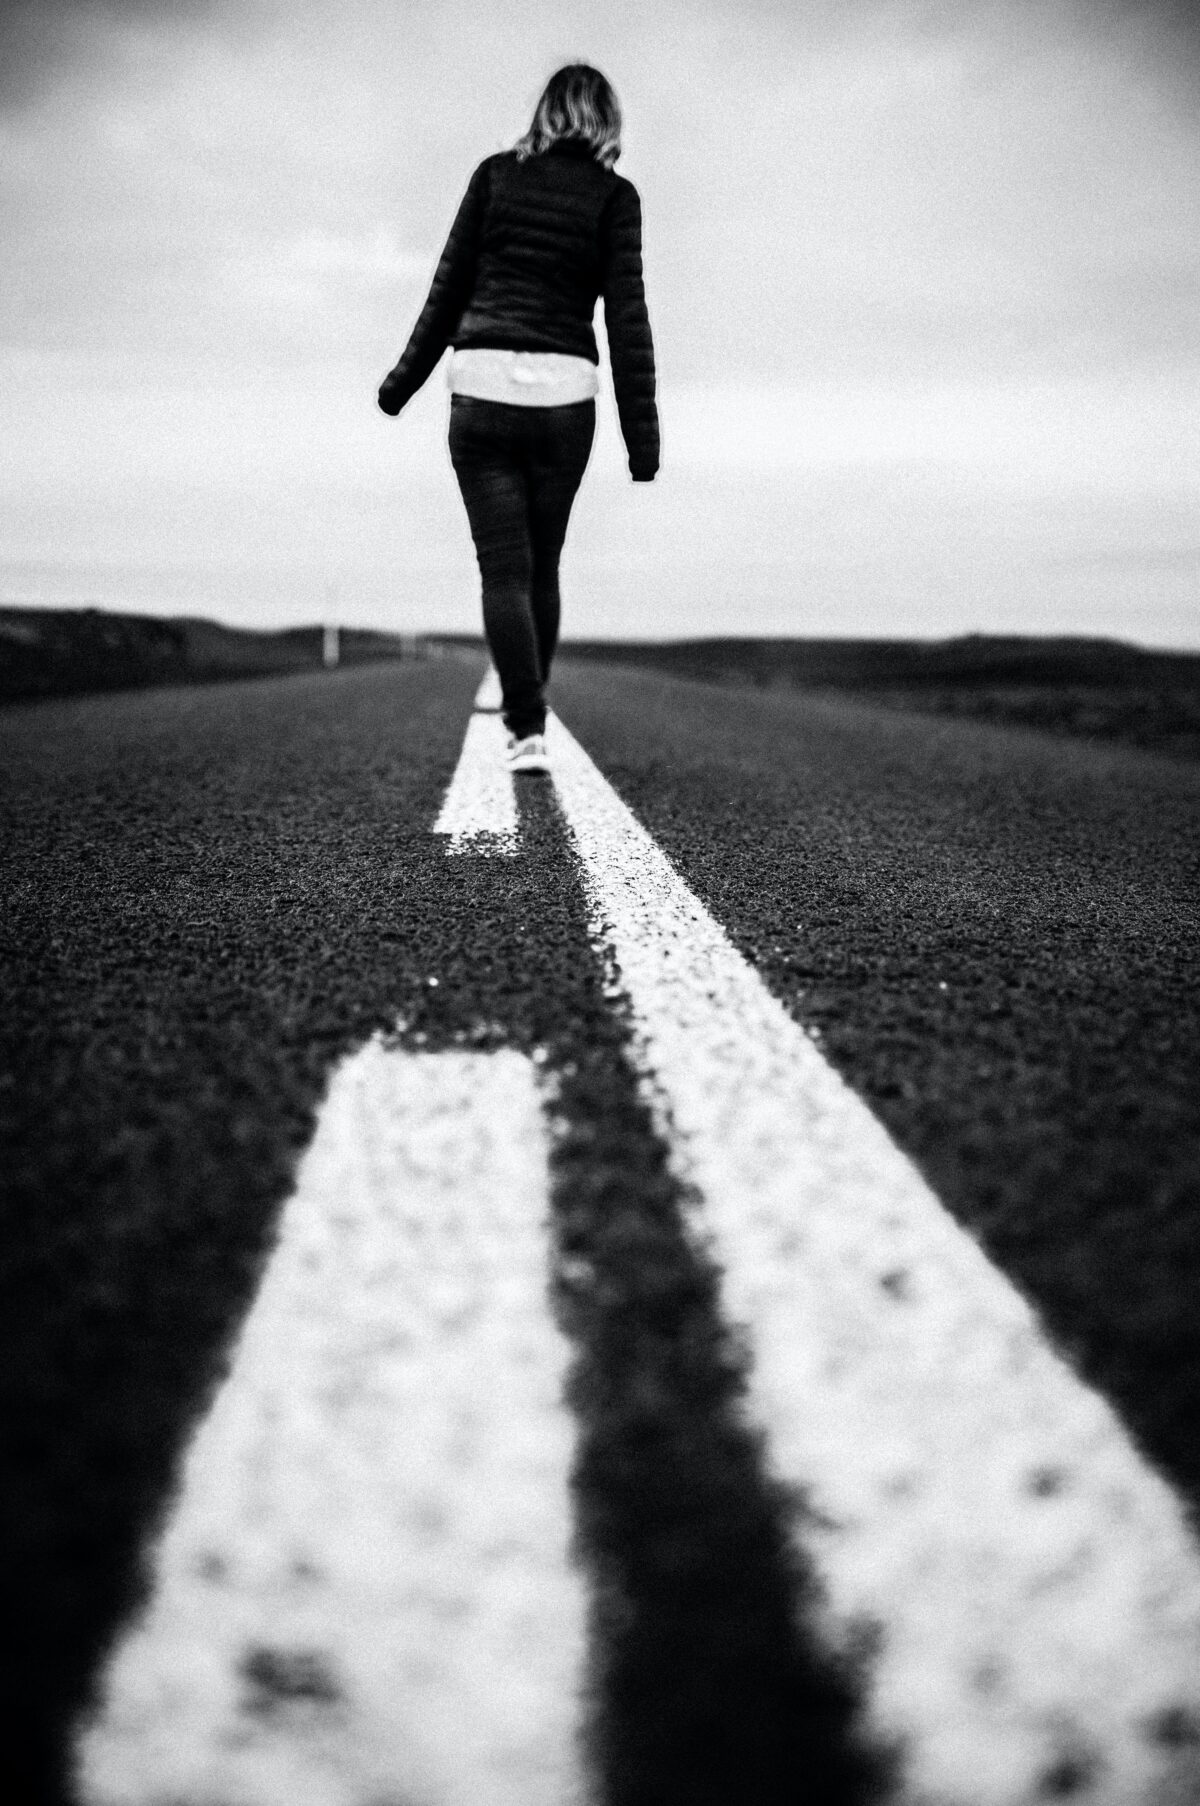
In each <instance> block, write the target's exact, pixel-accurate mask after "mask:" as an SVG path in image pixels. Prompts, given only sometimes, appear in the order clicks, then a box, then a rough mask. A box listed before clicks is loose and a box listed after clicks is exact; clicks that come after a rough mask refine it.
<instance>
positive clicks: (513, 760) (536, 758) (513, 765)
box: [507, 734, 550, 772]
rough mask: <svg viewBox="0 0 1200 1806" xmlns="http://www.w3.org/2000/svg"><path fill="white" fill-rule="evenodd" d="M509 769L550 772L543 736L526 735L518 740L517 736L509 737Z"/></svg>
mask: <svg viewBox="0 0 1200 1806" xmlns="http://www.w3.org/2000/svg"><path fill="white" fill-rule="evenodd" d="M507 756H508V769H509V770H510V771H513V772H520V771H549V769H550V760H549V758H548V757H547V756H546V742H545V739H544V738H543V736H542V735H541V734H526V736H525V738H524V739H523V740H518V739H517V737H516V735H515V734H510V735H509V736H508V754H507Z"/></svg>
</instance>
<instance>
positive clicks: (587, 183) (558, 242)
mask: <svg viewBox="0 0 1200 1806" xmlns="http://www.w3.org/2000/svg"><path fill="white" fill-rule="evenodd" d="M601 296H602V297H603V299H604V322H605V327H606V329H607V332H608V347H609V355H610V359H611V362H612V373H613V387H614V389H615V391H616V399H617V412H618V414H619V416H620V420H621V431H622V433H623V434H624V438H625V444H626V448H627V450H628V453H629V469H630V472H631V474H632V475H633V476H634V477H635V478H637V479H639V480H641V481H646V480H647V479H649V478H650V477H652V476H653V475H654V473H655V471H656V470H657V469H658V410H657V408H656V406H655V401H654V345H653V341H652V339H651V337H650V321H649V318H648V317H647V313H646V297H645V292H644V290H643V286H642V210H641V202H640V201H639V199H638V192H637V189H636V188H635V187H634V186H633V184H632V182H627V181H626V180H625V178H624V176H619V175H616V174H615V173H614V172H613V171H612V170H610V169H605V168H604V166H603V165H602V164H600V163H597V162H596V160H595V158H594V157H593V156H592V154H591V152H590V150H588V149H587V147H586V146H585V145H582V144H578V143H572V142H571V141H570V140H565V141H564V140H561V139H560V140H559V142H558V143H557V144H554V145H552V146H551V147H550V149H549V150H546V151H543V152H542V153H541V154H540V155H537V156H531V157H528V158H526V159H525V161H523V162H522V161H519V160H518V158H517V156H516V153H515V152H513V151H502V152H500V153H499V154H498V155H496V156H494V157H488V158H486V159H485V160H484V162H482V163H481V164H480V165H479V168H478V169H477V170H476V171H475V174H474V175H473V176H472V177H471V180H470V183H469V184H468V186H467V192H466V194H465V195H464V196H463V200H462V205H461V206H460V207H459V210H458V214H457V217H456V218H455V221H454V224H453V226H452V227H451V229H450V236H449V238H448V239H447V241H446V248H445V250H444V251H443V252H442V255H441V259H440V261H439V263H438V266H437V270H436V272H435V274H434V278H433V285H432V287H431V288H430V291H429V298H428V300H427V301H426V302H425V305H424V307H423V308H422V309H421V313H420V317H419V318H418V320H417V323H416V325H415V326H414V327H413V330H412V336H411V337H410V339H409V341H408V344H407V346H406V347H405V349H404V353H403V355H402V356H401V358H400V361H399V363H398V364H397V365H396V367H395V369H394V370H393V371H391V373H390V374H389V375H388V376H387V377H386V378H385V379H384V382H383V385H382V387H381V388H380V391H379V405H380V407H381V408H383V409H384V411H385V413H388V414H398V413H399V412H400V409H401V408H402V407H403V406H404V404H405V402H407V401H408V400H409V399H410V398H411V397H412V396H413V395H415V393H416V391H417V390H418V389H419V388H420V387H421V384H422V383H423V382H424V381H425V379H426V377H428V376H429V374H430V372H431V371H432V370H433V367H434V365H435V364H436V363H437V361H438V359H439V358H440V357H441V355H442V353H443V351H445V349H446V347H447V345H454V346H456V347H460V346H462V347H465V346H475V345H480V346H482V345H494V346H504V347H507V348H510V349H512V350H517V351H565V352H569V353H571V354H572V355H573V356H575V357H585V358H588V359H590V360H591V362H592V363H599V361H600V358H599V353H598V351H597V349H596V334H595V332H594V330H593V327H592V316H593V314H594V313H595V310H596V301H597V299H598V298H599V297H601Z"/></svg>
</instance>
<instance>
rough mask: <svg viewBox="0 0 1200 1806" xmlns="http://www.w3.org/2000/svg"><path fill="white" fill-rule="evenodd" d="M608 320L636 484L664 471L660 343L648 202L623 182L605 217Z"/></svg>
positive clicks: (619, 407) (619, 405) (614, 372)
mask: <svg viewBox="0 0 1200 1806" xmlns="http://www.w3.org/2000/svg"><path fill="white" fill-rule="evenodd" d="M601 254H602V258H603V288H602V293H603V296H604V324H605V328H606V330H607V332H608V350H609V358H610V361H611V363H612V376H613V388H614V390H615V391H616V398H617V414H618V417H619V419H620V422H621V433H622V436H623V437H624V440H625V448H626V450H627V452H628V454H629V473H630V475H631V476H632V477H633V480H634V482H635V483H648V482H649V481H650V480H651V478H652V477H653V476H654V474H655V472H656V471H657V469H658V453H659V441H658V408H657V406H656V405H655V400H654V342H653V340H652V338H651V336H650V317H649V315H648V314H647V312H646V294H645V289H644V286H643V282H642V204H641V201H640V200H639V198H638V192H637V189H636V188H635V187H634V186H633V184H632V183H631V182H626V181H622V182H621V183H620V185H619V187H618V188H617V189H616V192H615V193H614V194H613V196H612V199H611V200H610V201H609V203H608V205H607V207H606V209H605V215H604V221H603V233H602V242H601Z"/></svg>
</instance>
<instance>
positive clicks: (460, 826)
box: [433, 714, 518, 857]
mask: <svg viewBox="0 0 1200 1806" xmlns="http://www.w3.org/2000/svg"><path fill="white" fill-rule="evenodd" d="M505 740H506V735H505V731H504V723H503V722H502V721H501V719H500V717H499V715H493V714H475V715H472V716H471V719H470V721H469V722H468V723H467V732H466V738H465V739H464V740H463V748H462V752H461V753H460V754H459V759H458V764H457V766H456V767H455V771H454V776H453V777H452V778H451V780H450V788H449V789H448V790H447V792H446V795H445V799H444V800H443V803H442V807H441V811H440V813H439V815H438V818H437V820H436V821H435V822H434V824H433V832H434V833H435V834H448V835H449V836H450V842H449V845H448V846H447V848H446V851H447V853H492V854H499V855H500V856H501V857H504V856H509V857H511V856H512V855H513V854H514V853H515V852H516V851H517V840H518V826H517V799H516V794H515V792H514V790H513V776H512V773H511V772H510V771H509V769H508V767H507V766H506V765H505V763H504V747H505Z"/></svg>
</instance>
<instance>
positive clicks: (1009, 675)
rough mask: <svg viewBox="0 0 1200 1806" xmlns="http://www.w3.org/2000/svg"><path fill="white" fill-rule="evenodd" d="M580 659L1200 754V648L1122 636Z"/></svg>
mask: <svg viewBox="0 0 1200 1806" xmlns="http://www.w3.org/2000/svg"><path fill="white" fill-rule="evenodd" d="M570 651H571V653H572V655H573V656H575V657H579V658H602V659H604V660H605V661H607V662H608V663H627V662H628V663H632V664H637V665H641V666H650V667H652V668H653V669H655V670H658V671H662V672H664V673H666V674H668V675H670V676H673V677H687V678H692V679H695V680H698V681H700V682H702V683H720V684H739V685H753V686H754V687H755V688H756V689H782V690H806V691H809V692H810V693H814V694H818V695H821V694H824V695H827V696H837V695H856V696H858V697H859V698H860V699H861V700H864V701H869V702H874V703H880V704H883V705H884V706H886V707H888V708H899V709H916V710H918V711H919V712H921V713H922V714H935V715H953V716H957V717H959V718H961V719H964V720H971V719H974V720H979V721H996V722H1009V723H1013V724H1017V725H1020V726H1023V727H1032V728H1038V729H1041V730H1042V731H1044V732H1048V733H1052V734H1067V735H1070V736H1072V737H1079V738H1082V739H1089V740H1107V741H1116V742H1117V743H1119V744H1120V745H1123V746H1140V747H1142V748H1144V749H1145V750H1146V751H1148V752H1158V753H1168V754H1171V755H1173V756H1174V757H1176V758H1185V759H1195V758H1200V654H1197V653H1186V652H1148V651H1144V650H1143V649H1142V648H1140V647H1138V646H1130V645H1125V644H1122V643H1121V642H1120V641H1116V640H1084V639H1016V638H1014V639H998V638H991V637H988V636H985V635H981V634H971V635H969V636H967V637H966V638H964V639H956V640H929V641H921V640H749V639H747V640H678V641H675V642H673V643H670V644H665V645H647V646H641V645H623V646H614V645H607V644H605V643H604V642H603V641H577V642H574V643H573V644H572V645H571V647H570Z"/></svg>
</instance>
